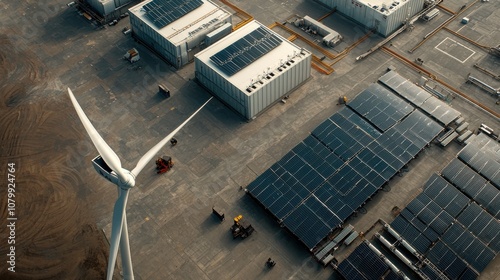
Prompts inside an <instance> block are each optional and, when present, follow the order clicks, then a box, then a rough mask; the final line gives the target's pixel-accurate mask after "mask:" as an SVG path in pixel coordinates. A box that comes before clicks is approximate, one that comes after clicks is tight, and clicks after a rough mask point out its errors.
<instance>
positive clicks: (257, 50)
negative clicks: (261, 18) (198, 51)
mask: <svg viewBox="0 0 500 280" xmlns="http://www.w3.org/2000/svg"><path fill="white" fill-rule="evenodd" d="M281 42H282V41H281V39H280V38H278V37H277V36H276V35H274V34H273V33H271V32H269V31H268V30H267V29H265V28H264V27H259V28H257V29H255V30H254V31H252V32H250V33H249V34H247V35H245V36H244V37H243V38H241V39H239V40H238V41H236V42H234V43H233V44H231V45H229V46H227V47H226V48H225V49H223V50H221V51H219V52H218V53H216V54H215V55H213V56H211V57H210V59H211V60H212V61H213V62H214V63H215V64H217V66H219V68H220V69H221V70H222V71H223V72H224V73H225V74H226V75H228V76H232V75H234V74H236V73H237V72H238V71H240V70H241V69H243V68H245V67H247V66H248V65H250V64H251V63H252V62H254V61H255V60H257V59H258V58H260V57H261V56H263V55H264V54H266V53H268V52H269V51H271V50H273V49H274V48H276V47H277V46H279V45H280V44H281Z"/></svg>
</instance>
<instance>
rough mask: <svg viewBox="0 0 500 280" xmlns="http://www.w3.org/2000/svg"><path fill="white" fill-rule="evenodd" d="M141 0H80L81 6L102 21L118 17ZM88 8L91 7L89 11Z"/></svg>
mask: <svg viewBox="0 0 500 280" xmlns="http://www.w3.org/2000/svg"><path fill="white" fill-rule="evenodd" d="M139 1H140V0H78V1H77V2H78V4H79V6H80V7H81V8H82V9H83V10H84V11H86V12H90V13H91V14H92V15H93V16H94V18H96V19H97V20H99V21H100V22H101V23H105V22H109V21H111V20H114V19H118V18H119V17H120V15H121V14H123V13H126V12H127V9H128V8H129V7H130V6H131V5H134V4H135V3H137V2H139ZM87 8H90V9H91V10H90V11H89V10H88V9H87Z"/></svg>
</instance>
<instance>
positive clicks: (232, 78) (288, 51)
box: [195, 20, 311, 95]
mask: <svg viewBox="0 0 500 280" xmlns="http://www.w3.org/2000/svg"><path fill="white" fill-rule="evenodd" d="M259 28H264V29H265V30H267V31H268V32H269V33H271V34H272V35H273V36H274V37H277V38H278V39H280V40H281V41H282V42H281V43H280V44H279V45H277V46H276V47H274V48H273V49H271V50H269V51H268V52H267V53H265V54H263V55H261V56H259V57H258V58H256V59H255V60H253V62H252V63H249V64H248V65H247V66H246V67H243V68H242V69H240V70H239V71H237V72H236V73H234V74H231V75H228V72H227V71H224V69H223V68H222V67H221V66H219V65H218V64H216V63H215V62H214V61H213V60H212V59H211V57H212V56H215V55H216V54H218V53H220V52H221V51H222V50H224V49H226V48H228V47H230V46H232V45H233V44H234V43H235V42H237V41H239V40H240V39H242V38H243V37H245V36H247V35H248V34H250V33H252V32H253V31H255V30H258V29H259ZM301 51H302V52H303V53H305V55H301V56H298V55H299V54H300V53H301ZM310 55H311V54H310V52H308V51H307V50H303V49H301V48H300V47H298V46H297V45H295V44H293V43H291V42H290V41H288V40H287V39H285V38H284V37H282V36H281V35H279V34H277V33H276V32H274V31H272V30H270V29H269V28H267V27H266V26H264V25H263V24H261V23H259V22H258V21H255V20H254V21H251V22H249V23H247V24H246V25H244V26H243V27H241V28H239V29H238V30H237V31H235V32H233V33H231V34H229V35H228V36H226V37H224V38H223V39H221V40H220V41H218V42H217V43H215V44H213V45H212V46H210V47H208V48H206V49H204V50H203V51H201V52H199V53H197V54H196V55H195V57H197V58H198V59H199V60H201V61H202V62H203V63H204V64H205V65H207V66H208V67H210V68H211V69H213V70H214V71H215V72H217V73H218V74H219V75H221V76H222V77H224V78H225V79H226V80H227V81H228V82H229V83H231V84H233V85H234V86H236V87H237V88H239V89H240V90H241V91H243V92H245V93H246V94H247V95H251V93H248V92H247V91H246V89H247V88H248V87H249V85H250V84H251V83H252V81H253V82H257V81H258V80H260V79H263V78H264V73H266V72H269V71H271V72H273V71H274V73H275V75H279V74H280V72H278V71H275V70H276V69H277V68H278V67H280V66H281V65H283V64H284V63H286V62H287V61H288V60H290V59H292V58H293V59H294V60H301V59H304V58H305V57H306V56H310ZM288 69H290V68H287V69H284V70H283V72H285V71H287V70H288ZM283 72H281V73H283ZM270 81H272V80H270Z"/></svg>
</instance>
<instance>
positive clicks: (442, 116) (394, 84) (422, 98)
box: [379, 71, 460, 126]
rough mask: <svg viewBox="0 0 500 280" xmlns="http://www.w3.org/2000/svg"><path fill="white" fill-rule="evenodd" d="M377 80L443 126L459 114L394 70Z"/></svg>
mask: <svg viewBox="0 0 500 280" xmlns="http://www.w3.org/2000/svg"><path fill="white" fill-rule="evenodd" d="M379 81H380V82H381V83H382V84H384V85H386V86H387V87H389V88H391V89H392V90H394V91H395V92H397V93H398V94H399V95H401V96H402V97H403V98H405V99H406V100H408V101H410V102H411V103H412V104H413V105H415V106H418V107H420V108H422V109H423V110H424V111H425V112H427V113H428V114H430V115H432V116H433V117H434V118H436V119H437V120H438V121H439V122H441V123H442V124H444V125H445V126H447V125H448V124H450V123H451V122H452V121H453V120H455V119H456V118H458V117H459V116H460V112H458V111H457V110H455V109H453V108H452V107H451V106H449V105H448V104H446V103H445V102H443V101H441V100H439V99H437V98H436V97H434V96H432V95H431V94H430V93H428V92H426V91H425V90H424V89H422V88H420V87H418V86H417V85H415V84H413V83H412V82H410V81H408V80H407V79H405V78H404V77H402V76H401V75H399V74H398V73H396V72H394V71H390V72H388V73H387V74H385V75H383V76H382V77H380V78H379Z"/></svg>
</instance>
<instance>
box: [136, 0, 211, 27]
mask: <svg viewBox="0 0 500 280" xmlns="http://www.w3.org/2000/svg"><path fill="white" fill-rule="evenodd" d="M202 4H203V1H201V0H153V1H151V2H149V3H147V4H146V5H144V6H143V7H142V8H143V9H144V10H145V11H146V16H147V17H148V18H149V19H150V20H151V21H152V22H153V24H154V25H155V26H156V27H158V28H163V27H165V26H167V25H168V24H170V23H171V22H174V21H176V20H177V19H179V18H181V17H182V16H184V15H186V14H187V13H189V12H191V11H193V10H194V9H196V8H198V7H200V6H201V5H202Z"/></svg>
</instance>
